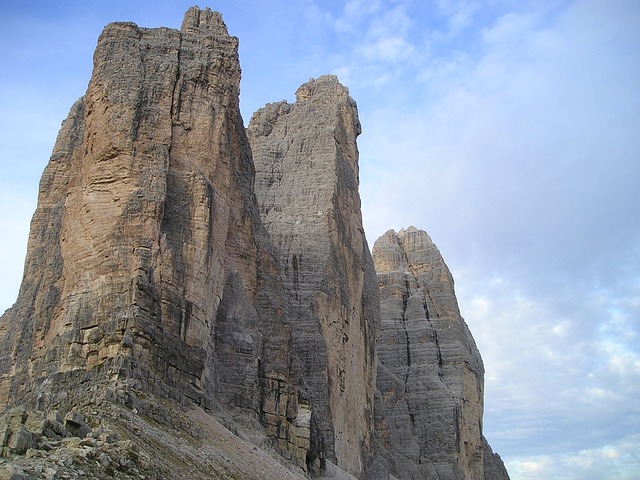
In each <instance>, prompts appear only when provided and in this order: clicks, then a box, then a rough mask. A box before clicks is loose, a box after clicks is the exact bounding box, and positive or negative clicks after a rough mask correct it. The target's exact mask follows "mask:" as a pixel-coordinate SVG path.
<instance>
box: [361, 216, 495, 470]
mask: <svg viewBox="0 0 640 480" xmlns="http://www.w3.org/2000/svg"><path fill="white" fill-rule="evenodd" d="M373 257H374V262H375V266H376V271H377V274H378V284H379V285H380V305H381V327H380V341H379V343H378V361H379V364H378V377H377V387H378V391H379V392H378V397H377V398H378V402H377V404H376V409H377V410H376V432H377V442H378V446H379V448H380V449H381V453H380V454H381V456H382V457H383V458H384V459H385V461H386V462H387V465H386V466H385V465H384V462H379V463H378V464H377V465H376V468H377V469H378V470H377V471H378V472H383V473H378V474H384V471H385V469H388V473H390V474H391V475H394V476H396V477H398V478H412V479H413V478H415V479H418V478H427V479H432V478H433V479H451V480H454V479H482V478H485V477H484V475H485V474H484V462H483V453H484V444H485V443H484V440H483V437H482V414H483V388H484V383H483V382H484V367H483V364H482V359H481V357H480V353H479V352H478V349H477V347H476V344H475V342H474V340H473V337H472V336H471V333H470V331H469V329H468V327H467V325H466V323H465V322H464V320H463V318H462V317H461V316H460V311H459V309H458V304H457V300H456V297H455V292H454V282H453V278H452V276H451V273H450V272H449V269H448V268H447V266H446V264H445V262H444V260H443V258H442V256H441V255H440V252H439V251H438V248H437V247H436V246H435V244H434V243H433V242H432V240H431V239H430V238H429V236H428V235H427V233H426V232H424V231H421V230H418V229H416V228H414V227H410V228H408V229H407V230H400V231H399V232H398V233H396V232H394V231H393V230H390V231H388V232H387V233H385V234H384V235H383V236H382V237H381V238H379V239H378V240H377V241H376V242H375V245H374V248H373ZM496 478H499V477H496ZM505 478H508V477H505Z"/></svg>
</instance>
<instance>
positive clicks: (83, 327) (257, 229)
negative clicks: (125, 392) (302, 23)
mask: <svg viewBox="0 0 640 480" xmlns="http://www.w3.org/2000/svg"><path fill="white" fill-rule="evenodd" d="M237 47H238V41H237V39H236V38H234V37H231V36H229V34H228V33H227V29H226V27H225V25H224V23H223V22H222V18H221V17H220V15H219V14H218V13H214V12H211V11H210V10H199V9H197V8H192V9H190V10H189V11H188V12H187V14H186V15H185V19H184V22H183V25H182V28H181V30H180V31H178V30H172V29H167V28H159V29H145V28H140V27H138V26H136V25H135V24H132V23H116V24H111V25H108V26H107V27H106V28H105V29H104V31H103V33H102V35H101V36H100V39H99V41H98V45H97V48H96V52H95V55H94V70H93V75H92V78H91V81H90V83H89V86H88V89H87V93H86V95H85V96H84V97H83V98H82V99H81V100H80V101H78V102H77V103H76V104H75V105H74V107H73V108H72V110H71V112H70V114H69V117H68V118H67V120H66V121H65V122H64V124H63V127H62V129H61V131H60V134H59V137H58V140H57V142H56V146H55V148H54V151H53V155H52V157H51V160H50V162H49V164H48V166H47V167H46V170H45V172H44V174H43V177H42V181H41V184H40V195H39V201H38V207H37V210H36V212H35V215H34V217H33V221H32V225H31V234H30V239H29V247H28V254H27V260H26V266H25V274H24V280H23V283H22V287H21V291H20V294H19V298H18V300H17V302H16V304H15V306H14V307H13V308H12V309H11V310H9V311H8V312H7V313H6V314H5V316H4V317H3V319H2V321H1V325H2V327H1V328H2V337H1V339H2V340H1V342H2V349H1V350H2V353H1V358H0V372H1V373H2V386H1V389H0V403H1V404H3V405H7V406H11V405H12V404H22V403H27V404H37V405H38V406H40V407H43V406H46V404H56V402H59V401H62V400H63V399H64V398H66V397H68V396H69V395H73V392H74V390H75V389H76V388H79V385H80V384H82V383H84V382H87V379H91V380H90V381H91V382H93V383H98V382H101V381H107V382H108V381H112V380H114V379H117V378H128V379H135V380H136V381H138V382H141V383H142V384H144V388H145V389H147V390H149V391H150V392H153V393H156V394H162V395H164V396H169V397H173V398H176V399H178V400H179V401H185V400H189V401H193V402H196V403H198V404H201V405H203V406H206V407H208V408H209V407H211V408H213V407H215V406H216V405H218V404H221V405H223V406H224V407H226V408H228V409H230V410H231V411H232V412H238V413H240V414H241V416H245V417H246V416H248V417H251V418H255V419H256V420H257V419H258V418H259V417H260V416H261V415H262V411H263V409H267V410H269V414H271V415H272V421H273V422H280V423H281V424H282V425H281V427H282V428H283V430H285V431H286V430H287V428H289V427H288V426H287V412H288V416H289V423H291V421H292V420H293V419H294V418H295V417H296V409H297V400H296V394H295V392H296V388H297V380H291V379H290V378H289V372H290V370H291V368H290V364H291V358H290V350H289V344H290V331H289V328H288V325H287V323H286V321H285V317H284V303H283V296H282V284H281V282H280V276H279V272H278V263H277V262H278V259H277V257H276V255H275V252H274V250H273V248H272V247H271V245H270V243H268V241H267V240H266V233H265V231H264V229H263V228H262V226H261V223H260V219H259V215H258V209H257V205H256V203H255V198H254V195H253V182H254V169H253V163H252V159H251V151H250V148H249V144H248V141H247V137H246V133H245V129H244V126H243V122H242V119H241V116H240V112H239V107H238V104H239V99H238V93H239V82H240V67H239V62H238V54H237ZM65 385H66V386H65ZM274 388H277V389H278V391H280V392H281V393H282V395H281V397H282V398H281V399H280V401H281V402H283V401H284V403H285V406H287V408H289V410H288V411H285V412H281V411H277V412H276V411H275V407H274V406H273V402H272V400H271V398H272V397H273V389H274ZM289 396H291V401H290V402H289V398H288V397H289ZM283 399H284V400H283ZM289 403H290V404H289ZM285 410H286V409H285ZM263 416H264V415H263ZM289 426H291V425H289ZM291 428H292V427H291ZM293 450H295V448H294V449H293Z"/></svg>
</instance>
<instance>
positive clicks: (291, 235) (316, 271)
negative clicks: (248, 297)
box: [248, 76, 378, 476]
mask: <svg viewBox="0 0 640 480" xmlns="http://www.w3.org/2000/svg"><path fill="white" fill-rule="evenodd" d="M359 133H360V123H359V120H358V115H357V109H356V105H355V102H354V101H353V99H351V97H350V96H349V94H348V91H347V89H346V88H345V87H343V86H342V85H340V84H339V83H338V80H337V78H336V77H334V76H324V77H320V78H318V79H317V80H313V79H312V80H310V81H309V82H308V83H306V84H304V85H302V86H301V87H300V88H299V89H298V91H297V92H296V103H294V104H292V105H291V104H288V103H287V102H279V103H274V104H268V105H266V106H265V107H264V108H262V109H260V110H259V111H258V112H257V113H255V114H254V116H253V118H252V119H251V122H250V125H249V130H248V134H249V139H250V143H251V148H252V151H253V157H254V162H255V168H256V196H257V198H258V203H259V205H260V214H261V217H262V221H263V223H264V225H265V227H266V228H267V230H268V231H269V234H270V236H271V240H272V242H273V243H274V245H275V247H276V249H277V250H278V252H279V253H280V267H281V274H282V279H283V282H284V289H285V294H286V298H287V317H288V318H289V320H290V322H291V328H292V333H293V350H294V352H295V354H296V357H297V358H298V359H299V362H300V363H299V368H300V371H301V377H302V379H303V382H304V387H305V390H306V393H307V395H308V401H309V404H310V406H311V412H312V413H311V415H312V418H311V426H312V433H311V435H312V437H311V451H310V463H311V464H312V466H313V465H316V466H320V467H322V464H323V461H324V459H328V460H330V461H332V462H336V463H337V465H338V466H339V467H341V468H343V469H344V470H346V471H348V472H349V473H351V474H353V475H356V476H360V475H361V474H362V472H363V471H364V463H365V461H366V458H367V455H369V453H370V449H371V445H370V441H371V435H372V432H373V424H372V422H373V401H374V391H375V385H374V384H375V370H376V368H375V362H376V360H375V342H376V327H377V318H378V299H377V288H376V279H375V272H374V269H373V263H372V260H371V256H370V253H369V249H368V247H367V243H366V239H365V236H364V232H363V229H362V217H361V212H360V197H359V193H358V150H357V145H356V137H357V136H358V134H359Z"/></svg>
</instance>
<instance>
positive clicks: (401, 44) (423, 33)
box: [0, 0, 640, 480]
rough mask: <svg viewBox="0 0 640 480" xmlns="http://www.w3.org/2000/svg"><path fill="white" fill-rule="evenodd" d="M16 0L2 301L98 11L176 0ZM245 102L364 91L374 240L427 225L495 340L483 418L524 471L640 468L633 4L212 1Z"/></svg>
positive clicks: (603, 475) (2, 42) (638, 128)
mask: <svg viewBox="0 0 640 480" xmlns="http://www.w3.org/2000/svg"><path fill="white" fill-rule="evenodd" d="M25 5H26V4H25V3H24V2H17V1H6V0H5V1H4V2H3V5H2V8H1V9H0V21H1V24H2V29H0V53H1V54H2V59H3V62H2V69H0V108H1V111H2V116H1V118H0V166H1V169H2V170H1V171H2V174H1V175H0V218H1V219H2V221H1V222H0V310H4V309H5V308H8V307H9V306H10V305H11V304H12V303H13V301H14V300H15V297H16V295H17V290H18V286H19V282H20V277H21V272H22V263H23V260H24V254H25V251H26V238H27V233H28V224H29V220H30V216H31V214H32V213H33V210H34V209H35V202H36V197H37V189H38V186H37V185H38V180H39V177H40V174H41V173H42V170H43V168H44V166H45V164H46V162H47V160H48V157H49V155H50V153H51V149H52V147H53V144H54V141H55V136H56V134H57V131H58V129H59V126H60V122H61V121H62V120H63V119H64V117H65V116H66V114H67V112H68V110H69V108H70V107H71V105H72V104H73V102H74V101H75V100H76V99H77V98H78V97H79V96H81V95H82V94H83V93H84V91H85V90H86V86H87V83H88V81H89V77H90V75H91V57H92V53H93V49H94V47H95V44H96V40H97V38H98V35H99V34H100V32H101V30H102V28H103V26H104V25H105V24H107V23H109V22H111V21H120V20H123V21H124V20H126V21H133V22H136V23H138V24H139V25H141V26H146V27H156V26H169V27H176V28H177V27H179V26H180V23H181V21H182V16H183V14H184V11H186V9H187V8H188V7H189V6H191V5H192V3H191V2H182V1H171V2H162V1H154V2H151V1H148V2H143V1H131V0H129V1H113V0H111V1H92V2H86V1H67V2H65V1H58V2H50V1H39V2H38V1H35V2H29V3H28V5H29V7H25ZM199 5H200V6H201V7H205V6H209V7H211V8H212V9H214V10H219V11H220V12H222V14H223V17H224V19H225V21H226V23H227V26H228V28H229V31H230V33H231V34H232V35H236V36H238V37H239V38H240V60H241V65H242V69H243V80H242V85H241V88H242V92H241V108H242V113H243V116H244V119H245V122H246V123H248V121H249V119H250V117H251V113H252V112H253V111H255V110H257V108H259V107H260V106H262V105H263V104H264V103H266V102H273V101H278V100H282V99H287V100H290V101H293V100H294V92H295V90H296V89H297V87H298V86H299V85H300V84H302V83H304V82H305V81H306V80H308V79H309V78H310V77H317V76H319V75H322V74H325V73H335V74H337V75H338V76H339V78H340V80H341V81H342V83H344V84H345V85H347V86H348V87H349V89H350V91H351V94H352V96H353V97H354V98H355V100H356V101H357V103H358V107H359V111H360V119H361V122H362V125H363V134H362V135H361V137H360V138H359V147H360V169H361V171H360V181H361V197H362V204H363V213H364V218H365V229H366V232H367V237H368V239H369V243H370V245H373V242H374V241H375V239H376V238H377V237H378V236H379V235H381V234H382V233H383V232H384V231H385V230H387V229H389V228H394V229H396V230H398V229H400V228H403V227H407V226H409V225H415V226H416V227H419V228H422V229H424V230H426V231H428V232H429V234H430V235H431V237H432V238H433V239H434V241H435V242H436V243H437V244H438V246H439V247H440V249H441V251H442V253H443V255H444V257H445V260H446V261H447V263H448V264H449V267H450V268H451V270H452V272H453V275H454V277H455V279H456V288H457V293H458V299H459V302H460V307H461V310H462V313H463V315H464V317H465V318H466V320H467V323H468V324H469V326H470V328H471V330H472V332H473V334H474V336H475V338H476V340H477V343H478V346H479V348H480V350H481V352H482V354H483V358H484V361H485V367H486V370H487V375H486V398H485V423H484V427H485V434H486V436H487V437H488V439H489V441H490V443H491V444H492V446H493V448H494V450H496V451H497V452H499V453H500V454H501V455H502V456H503V458H504V460H505V461H506V463H507V467H508V469H509V471H510V474H511V478H512V479H514V480H525V479H536V480H542V479H544V480H560V479H562V480H567V479H569V480H571V479H574V480H596V479H597V480H603V479H604V480H614V479H615V480H631V479H637V478H639V476H640V473H638V472H640V400H639V398H640V340H639V334H640V221H639V220H638V218H639V214H638V212H639V211H640V192H639V188H640V55H639V54H638V52H640V3H639V2H637V1H636V0H607V1H602V0H582V1H580V0H574V1H569V0H557V1H556V0H539V1H526V2H525V1H521V0H483V1H480V0H478V1H473V0H460V1H450V0H433V1H431V0H416V1H410V0H369V1H360V0H353V1H346V2H338V1H321V0H302V1H298V2H291V1H284V0H271V1H269V2H264V1H243V2H239V1H237V0H233V1H231V0H226V1H225V0H217V1H212V2H211V3H210V4H208V5H207V4H204V3H200V4H199Z"/></svg>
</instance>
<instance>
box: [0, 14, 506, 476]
mask: <svg viewBox="0 0 640 480" xmlns="http://www.w3.org/2000/svg"><path fill="white" fill-rule="evenodd" d="M239 85H240V64H239V59H238V41H237V39H236V38H235V37H231V36H230V35H229V34H228V32H227V28H226V26H225V24H224V22H223V21H222V17H221V16H220V14H218V13H216V12H212V11H211V10H209V9H204V10H201V9H199V8H197V7H192V8H191V9H189V10H188V11H187V13H186V15H185V18H184V21H183V24H182V27H181V29H180V30H179V31H178V30H173V29H168V28H157V29H147V28H141V27H138V26H137V25H135V24H133V23H114V24H110V25H108V26H107V27H105V29H104V31H103V32H102V34H101V36H100V38H99V40H98V45H97V48H96V51H95V55H94V70H93V75H92V77H91V80H90V82H89V86H88V88H87V92H86V94H85V95H84V96H83V97H82V98H80V99H79V100H78V101H77V102H76V103H75V105H73V107H72V108H71V111H70V113H69V116H68V118H67V119H66V120H65V121H64V123H63V124H62V127H61V130H60V133H59V135H58V139H57V141H56V144H55V147H54V149H53V153H52V156H51V159H50V161H49V163H48V165H47V166H46V168H45V170H44V173H43V175H42V179H41V182H40V189H39V197H38V205H37V208H36V211H35V213H34V216H33V219H32V222H31V230H30V235H29V243H28V249H27V257H26V261H25V269H24V276H23V280H22V285H21V288H20V292H19V295H18V298H17V300H16V303H15V304H14V305H13V307H12V308H10V309H9V310H7V311H6V312H5V314H4V315H3V316H2V317H1V318H0V414H2V417H1V419H0V448H1V449H2V450H1V452H0V454H1V455H0V456H1V457H2V458H0V473H1V474H3V475H5V476H4V477H2V478H5V477H6V478H11V479H14V480H17V479H21V478H58V476H56V475H59V476H60V478H72V477H78V476H81V477H82V476H84V477H86V478H163V479H168V480H172V479H181V478H192V479H209V478H216V479H217V478H225V479H236V478H249V479H268V478H273V479H276V478H277V479H288V478H291V479H296V478H297V479H301V478H309V477H311V478H340V479H351V478H357V479H439V480H463V479H465V480H482V479H486V480H503V479H508V478H509V477H508V474H507V472H506V470H505V468H504V465H503V464H502V461H501V460H500V457H499V456H498V455H496V454H494V453H493V452H492V451H491V449H490V447H489V445H488V443H487V442H486V440H485V439H484V437H483V435H482V414H483V381H484V380H483V375H484V368H483V365H482V360H481V357H480V354H479V352H478V349H477V348H476V345H475V343H474V341H473V338H472V336H471V333H470V332H469V329H468V328H467V326H466V324H465V322H464V320H463V319H462V317H461V316H460V312H459V310H458V306H457V302H456V298H455V293H454V289H453V279H452V277H451V274H450V273H449V270H448V268H447V267H446V265H445V263H444V261H443V259H442V257H441V255H440V253H439V251H438V249H437V248H436V246H435V245H434V243H433V242H432V241H431V239H430V238H429V236H428V235H427V234H426V233H425V232H423V231H421V230H417V229H415V228H413V227H410V228H408V229H406V230H401V231H400V232H394V231H393V230H390V231H388V232H387V233H386V234H385V235H383V236H382V237H381V238H380V239H378V240H377V241H376V242H375V245H374V248H373V255H372V254H371V252H370V250H369V247H368V244H367V240H366V238H365V234H364V229H363V225H362V214H361V209H360V197H359V193H358V188H359V174H358V148H357V143H356V139H357V137H358V135H359V134H360V122H359V120H358V112H357V107H356V103H355V102H354V100H353V99H352V98H351V97H350V96H349V92H348V90H347V89H346V88H345V87H344V86H342V85H341V84H340V83H339V82H338V80H337V78H336V77H334V76H322V77H319V78H317V79H311V80H310V81H309V82H307V83H305V84H304V85H302V86H301V87H300V88H299V89H298V91H297V92H296V101H295V103H293V104H289V103H287V102H285V101H282V102H277V103H270V104H267V105H266V106H265V107H264V108H261V109H260V110H259V111H258V112H256V113H255V114H254V115H253V117H252V118H251V121H250V123H249V127H248V128H246V129H245V126H244V123H243V120H242V118H241V115H240V110H239ZM0 476H1V475H0Z"/></svg>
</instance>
